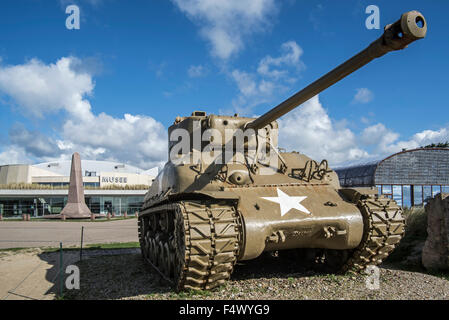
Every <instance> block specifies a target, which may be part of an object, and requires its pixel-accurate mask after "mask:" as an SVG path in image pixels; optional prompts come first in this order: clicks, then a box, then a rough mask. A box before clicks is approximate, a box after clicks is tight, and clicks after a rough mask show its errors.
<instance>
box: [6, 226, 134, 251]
mask: <svg viewBox="0 0 449 320" xmlns="http://www.w3.org/2000/svg"><path fill="white" fill-rule="evenodd" d="M82 226H84V244H93V243H112V242H137V241H138V236H137V219H128V220H117V221H107V222H72V221H66V222H63V221H54V222H53V221H49V222H47V221H28V222H25V221H1V222H0V249H6V248H32V247H59V243H60V242H62V243H63V246H64V247H69V246H79V245H80V240H81V227H82Z"/></svg>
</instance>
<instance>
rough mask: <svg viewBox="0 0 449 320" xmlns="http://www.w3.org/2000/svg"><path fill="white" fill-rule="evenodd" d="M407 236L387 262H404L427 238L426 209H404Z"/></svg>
mask: <svg viewBox="0 0 449 320" xmlns="http://www.w3.org/2000/svg"><path fill="white" fill-rule="evenodd" d="M403 214H404V218H405V223H406V226H405V235H404V237H403V238H402V240H401V242H400V243H399V245H398V246H397V247H396V248H395V250H394V251H393V252H392V253H391V254H390V256H389V257H388V259H387V261H390V262H403V261H404V260H405V259H407V257H410V256H411V255H413V250H414V249H415V248H416V246H417V245H419V244H422V243H424V242H425V241H426V238H427V214H426V211H425V209H424V207H419V208H412V209H408V208H406V209H404V213H403Z"/></svg>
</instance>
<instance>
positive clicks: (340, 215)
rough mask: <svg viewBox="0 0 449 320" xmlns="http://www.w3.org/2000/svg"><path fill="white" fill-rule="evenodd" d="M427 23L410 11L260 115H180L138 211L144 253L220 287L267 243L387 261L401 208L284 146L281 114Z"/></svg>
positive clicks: (273, 247)
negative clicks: (237, 266) (347, 184)
mask: <svg viewBox="0 0 449 320" xmlns="http://www.w3.org/2000/svg"><path fill="white" fill-rule="evenodd" d="M426 32H427V24H426V21H425V19H424V17H423V15H421V14H420V13H419V12H417V11H411V12H408V13H405V14H403V15H402V16H401V18H400V19H399V20H398V21H397V22H395V23H393V24H390V25H387V26H386V27H385V30H384V33H383V35H382V36H381V37H380V38H379V39H377V40H376V41H374V42H373V43H371V44H370V45H369V46H368V47H367V48H366V49H365V50H363V51H361V52H360V53H358V54H357V55H355V56H354V57H352V58H351V59H349V60H348V61H346V62H344V63H343V64H341V65H340V66H338V67H337V68H335V69H334V70H332V71H330V72H329V73H327V74H326V75H324V76H323V77H321V78H320V79H318V80H316V81H315V82H313V83H312V84H310V85H309V86H307V87H306V88H304V89H303V90H301V91H299V92H298V93H296V94H295V95H293V96H292V97H290V98H289V99H287V100H285V101H284V102H282V103H281V104H279V105H278V106H277V107H275V108H273V109H271V110H270V111H268V112H267V113H265V114H264V115H262V116H261V117H259V118H244V117H239V116H238V115H234V116H217V115H207V114H206V113H205V112H201V111H195V112H193V113H192V115H191V116H189V117H177V118H176V120H175V122H174V124H173V125H172V126H171V127H170V128H169V161H168V162H167V163H166V164H165V166H164V168H163V170H162V171H161V172H160V173H159V175H158V176H157V177H156V179H155V180H154V182H153V184H152V186H151V187H150V189H149V191H148V193H147V194H146V196H145V200H144V204H143V206H142V209H141V211H140V213H139V218H138V225H139V240H140V246H141V251H142V255H143V258H144V260H145V261H146V262H148V263H149V264H150V265H151V266H153V267H154V268H155V269H156V270H157V271H158V272H159V273H160V275H161V276H162V277H163V278H165V279H166V280H168V281H170V282H171V283H172V285H173V287H174V288H175V290H184V289H211V288H214V287H216V286H219V285H221V284H223V283H224V282H225V281H226V280H227V279H229V277H230V275H231V273H232V271H233V268H234V265H235V263H236V262H237V261H240V260H249V259H254V258H257V257H258V256H259V255H261V254H262V253H263V252H267V251H277V252H279V253H283V252H287V253H288V254H295V252H297V251H301V252H307V254H306V255H303V257H310V256H312V258H313V259H312V260H313V261H314V262H315V263H316V264H317V265H322V266H325V267H326V269H332V270H335V271H339V272H345V271H349V270H354V271H361V270H364V269H365V268H366V267H367V266H368V265H377V264H380V263H381V262H382V261H383V260H384V259H385V258H386V257H387V256H388V255H389V253H390V252H391V251H392V250H393V249H394V248H395V246H396V245H397V244H398V243H399V241H400V240H401V238H402V236H403V235H404V219H403V217H402V211H401V209H400V208H399V207H398V206H397V204H396V203H395V202H394V201H393V200H391V199H389V198H386V197H383V196H379V195H378V192H377V190H374V189H370V188H352V189H343V188H341V187H340V184H339V180H338V177H337V175H336V173H335V172H334V171H332V170H331V169H330V168H329V167H328V165H327V161H326V160H323V161H321V162H320V163H318V162H316V161H314V160H312V159H310V158H309V157H307V156H306V155H303V154H300V153H297V152H290V153H287V152H280V151H279V149H278V136H277V129H278V124H277V122H276V119H278V118H279V117H281V116H282V115H284V114H286V113H287V112H289V111H291V110H292V109H294V108H296V107H297V106H299V105H300V104H302V103H303V102H305V101H307V100H309V99H310V98H312V97H314V96H315V95H317V94H318V93H320V92H321V91H323V90H324V89H326V88H328V87H329V86H331V85H333V84H334V83H336V82H337V81H339V80H341V79H343V78H344V77H346V76H347V75H349V74H350V73H352V72H354V71H355V70H357V69H359V68H361V67H362V66H364V65H365V64H367V63H368V62H370V61H371V60H373V59H375V58H379V57H381V56H383V55H384V54H386V53H388V52H390V51H394V50H400V49H404V48H405V47H407V46H408V45H409V44H410V43H411V42H413V41H415V40H417V39H421V38H424V37H425V35H426ZM298 130H301V128H298Z"/></svg>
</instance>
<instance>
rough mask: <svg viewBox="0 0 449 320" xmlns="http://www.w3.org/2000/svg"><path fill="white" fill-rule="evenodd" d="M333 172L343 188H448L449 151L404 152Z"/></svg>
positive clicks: (437, 149)
mask: <svg viewBox="0 0 449 320" xmlns="http://www.w3.org/2000/svg"><path fill="white" fill-rule="evenodd" d="M335 171H336V172H337V174H338V177H339V179H340V184H341V185H342V186H344V187H349V186H374V185H379V184H392V185H401V184H406V185H415V184H416V185H449V149H448V148H419V149H413V150H404V151H401V152H398V153H395V154H393V155H391V156H389V157H387V158H385V159H383V160H380V161H375V162H371V163H369V164H361V165H354V166H350V167H345V168H339V169H336V170H335Z"/></svg>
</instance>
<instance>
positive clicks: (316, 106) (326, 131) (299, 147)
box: [279, 96, 369, 164]
mask: <svg viewBox="0 0 449 320" xmlns="http://www.w3.org/2000/svg"><path fill="white" fill-rule="evenodd" d="M279 128H280V129H279V136H280V138H279V144H280V146H281V147H284V148H287V149H288V150H296V151H298V152H301V153H303V154H305V155H307V156H309V157H311V158H313V159H316V160H321V159H327V160H328V161H329V162H330V163H331V164H338V163H343V162H346V161H357V160H361V159H365V158H368V157H369V154H368V152H367V151H365V150H363V149H362V148H360V147H358V146H357V139H356V136H355V134H354V133H353V132H352V131H351V130H350V129H348V128H346V127H345V126H344V123H335V122H334V121H332V120H331V118H330V117H329V115H328V114H327V112H326V110H325V109H324V108H323V106H322V105H321V103H320V101H319V97H318V96H315V97H314V98H312V99H310V100H309V101H307V102H306V103H304V104H303V105H302V106H300V107H298V108H297V109H295V110H294V111H292V112H290V113H288V114H286V115H285V116H284V117H282V118H281V119H280V120H279Z"/></svg>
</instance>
